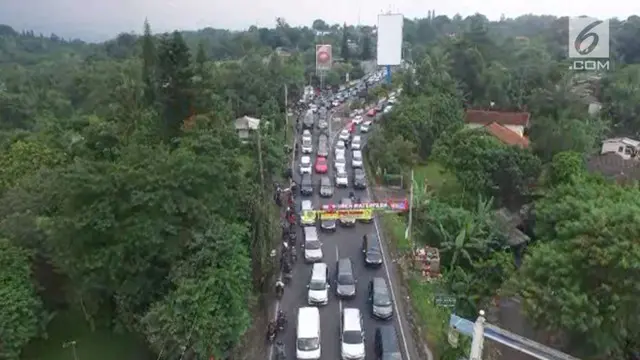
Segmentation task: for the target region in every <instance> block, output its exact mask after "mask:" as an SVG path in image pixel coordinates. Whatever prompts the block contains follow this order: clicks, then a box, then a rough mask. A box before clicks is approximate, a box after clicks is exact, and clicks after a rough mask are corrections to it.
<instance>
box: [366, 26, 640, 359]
mask: <svg viewBox="0 0 640 360" xmlns="http://www.w3.org/2000/svg"><path fill="white" fill-rule="evenodd" d="M567 29H568V27H567V18H560V19H557V18H554V17H545V16H542V17H540V16H523V17H520V18H517V19H502V20H500V21H497V22H490V21H488V20H487V19H486V18H485V17H484V16H482V15H479V14H476V15H474V16H470V17H468V18H466V19H462V18H461V17H454V18H453V19H450V18H447V17H446V16H438V17H435V18H430V19H429V18H427V19H416V20H414V21H410V20H406V21H405V28H404V36H405V44H404V47H405V48H406V50H407V51H408V53H409V54H410V55H411V60H412V61H413V69H412V70H410V71H406V72H405V73H404V75H403V77H404V79H403V80H402V81H401V82H402V84H401V86H402V89H403V92H402V95H401V96H400V97H399V98H398V101H397V104H396V105H394V106H393V110H392V111H391V112H390V113H389V114H385V116H384V120H383V123H382V126H381V127H380V128H378V129H377V130H375V131H374V133H373V134H372V135H371V140H370V143H369V148H368V157H369V158H370V162H371V163H372V165H373V166H374V167H376V168H377V170H378V172H379V173H380V172H382V173H395V174H398V173H402V174H403V175H405V178H407V177H408V175H409V171H410V170H411V169H418V170H419V169H421V168H425V167H427V168H432V169H435V170H432V172H431V173H430V175H429V176H431V178H429V176H427V178H426V182H425V184H422V183H421V182H416V183H414V184H413V185H412V186H413V191H414V204H413V205H414V211H413V216H414V218H413V229H412V239H411V240H412V242H413V243H415V244H427V245H431V246H435V247H438V248H439V249H440V251H441V256H442V268H443V273H444V276H443V279H442V281H440V282H439V283H438V284H437V287H436V290H435V291H437V292H443V291H444V292H447V293H450V294H452V295H454V296H455V297H456V298H457V299H458V301H457V307H456V310H455V311H456V313H458V314H459V315H462V316H466V317H469V318H475V317H476V316H477V315H476V314H477V311H478V310H479V309H488V308H490V307H491V303H492V301H493V299H494V297H495V296H517V297H519V298H520V300H521V302H522V306H523V310H524V313H525V314H526V315H527V317H528V318H529V320H530V323H531V324H532V325H534V326H535V327H536V328H537V329H538V330H542V331H544V332H546V334H547V335H549V336H550V337H553V338H556V339H562V340H564V341H563V342H561V345H562V346H564V348H563V350H565V351H568V352H571V353H574V354H576V355H577V356H579V357H580V358H584V359H613V358H615V359H623V358H625V357H626V356H629V354H630V353H631V352H632V351H634V350H635V351H637V349H638V346H639V344H638V343H637V336H635V337H634V335H632V334H637V333H638V322H637V320H638V318H637V316H636V315H635V311H636V310H635V309H634V307H636V306H635V305H634V304H633V301H634V300H633V299H635V298H637V296H638V289H639V284H640V282H639V280H638V279H640V272H639V268H638V266H639V264H640V244H639V243H638V242H637V241H636V239H637V238H638V234H637V233H636V231H637V229H636V226H635V224H636V222H637V220H638V219H636V214H637V211H636V210H635V206H636V205H635V204H636V203H637V202H638V200H637V192H638V190H637V186H636V185H632V186H626V187H623V186H620V185H618V184H615V183H611V182H609V181H606V180H603V179H601V178H599V177H598V176H599V175H597V174H592V173H589V172H588V171H587V168H586V166H585V163H586V161H585V160H586V159H587V158H590V157H593V156H597V153H598V152H599V150H600V149H599V147H600V141H601V140H602V139H603V138H604V137H605V136H615V135H618V136H630V137H634V138H637V136H638V131H639V130H638V129H640V127H639V126H640V122H639V118H638V116H637V115H638V96H640V89H639V88H638V83H639V79H640V78H639V74H640V64H638V63H639V62H640V58H639V55H640V53H638V52H637V49H638V48H637V47H636V46H635V45H633V44H632V43H631V40H630V37H629V36H637V35H640V18H638V17H637V16H632V17H630V18H629V19H627V21H625V22H619V21H617V20H613V21H612V36H613V38H614V39H615V40H614V41H613V42H612V43H615V44H616V45H615V50H614V56H613V57H612V68H613V69H614V71H611V72H609V73H606V74H604V73H589V72H575V71H569V62H568V60H567V59H566V54H565V50H564V49H565V46H566V44H565V42H566V38H567V34H566V32H567ZM443 33H446V34H449V36H447V37H446V38H443V37H442V36H441V34H443ZM597 102H600V103H601V105H602V110H601V111H600V112H599V113H595V114H594V112H591V113H590V112H589V111H588V110H589V107H590V105H593V104H595V103H597ZM469 108H473V109H484V110H496V111H526V112H529V113H530V114H531V119H530V123H529V126H528V128H527V129H526V130H525V134H524V136H525V137H527V138H528V140H529V141H530V145H529V146H528V147H524V148H523V147H520V146H512V145H507V144H505V143H503V142H502V141H501V140H499V139H498V138H496V137H495V136H494V135H492V134H491V133H490V132H488V131H484V130H482V129H466V128H464V129H463V127H464V122H463V117H464V110H465V109H469ZM633 161H637V160H633ZM621 171H624V170H621ZM432 182H433V186H432ZM498 209H501V210H500V211H496V210H498ZM509 211H511V212H512V213H515V214H516V215H523V216H524V221H523V222H522V224H520V229H521V230H524V231H525V232H526V234H527V235H529V237H530V238H531V241H530V242H529V243H528V245H526V246H524V245H519V243H518V242H517V241H515V240H518V239H523V238H524V235H519V236H520V237H517V236H516V237H514V233H515V232H517V231H518V230H517V229H516V228H515V224H506V223H505V222H506V220H505V218H504V216H502V215H501V214H504V213H505V212H509ZM514 255H515V256H514ZM429 325H431V326H430V327H429V328H428V329H427V331H442V330H435V329H434V327H435V325H438V326H439V324H429ZM444 331H446V329H444ZM432 345H434V346H435V349H436V350H439V352H441V354H440V355H442V358H447V359H448V358H452V359H454V358H459V357H460V356H466V355H467V354H463V353H464V351H463V353H460V352H456V351H451V350H452V349H446V350H445V351H442V348H445V347H447V346H449V345H448V344H432ZM554 346H558V345H557V344H554ZM458 350H464V349H458Z"/></svg>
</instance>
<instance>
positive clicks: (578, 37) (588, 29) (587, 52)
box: [568, 17, 609, 58]
mask: <svg viewBox="0 0 640 360" xmlns="http://www.w3.org/2000/svg"><path fill="white" fill-rule="evenodd" d="M568 45H569V57H570V58H608V57H609V21H608V20H598V19H595V18H589V17H577V18H570V19H569V41H568Z"/></svg>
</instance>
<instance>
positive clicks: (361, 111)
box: [356, 109, 364, 115]
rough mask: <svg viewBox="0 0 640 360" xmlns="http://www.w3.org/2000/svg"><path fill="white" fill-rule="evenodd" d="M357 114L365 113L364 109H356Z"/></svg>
mask: <svg viewBox="0 0 640 360" xmlns="http://www.w3.org/2000/svg"><path fill="white" fill-rule="evenodd" d="M356 114H357V115H362V114H364V109H357V110H356Z"/></svg>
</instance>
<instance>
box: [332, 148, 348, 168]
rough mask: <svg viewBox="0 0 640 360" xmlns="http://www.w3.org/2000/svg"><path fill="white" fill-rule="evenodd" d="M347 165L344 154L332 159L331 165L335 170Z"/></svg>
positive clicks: (338, 154)
mask: <svg viewBox="0 0 640 360" xmlns="http://www.w3.org/2000/svg"><path fill="white" fill-rule="evenodd" d="M346 163H347V159H346V157H345V156H344V152H343V153H337V154H336V156H335V157H334V158H333V165H334V168H335V169H336V170H337V169H338V168H339V167H340V166H346V165H345V164H346Z"/></svg>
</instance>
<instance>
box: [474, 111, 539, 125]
mask: <svg viewBox="0 0 640 360" xmlns="http://www.w3.org/2000/svg"><path fill="white" fill-rule="evenodd" d="M529 116H530V114H529V113H527V112H503V111H485V110H467V112H466V115H465V119H464V121H465V122H466V123H471V124H482V125H489V124H491V123H492V122H496V123H498V124H500V125H519V126H527V125H528V124H529Z"/></svg>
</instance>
